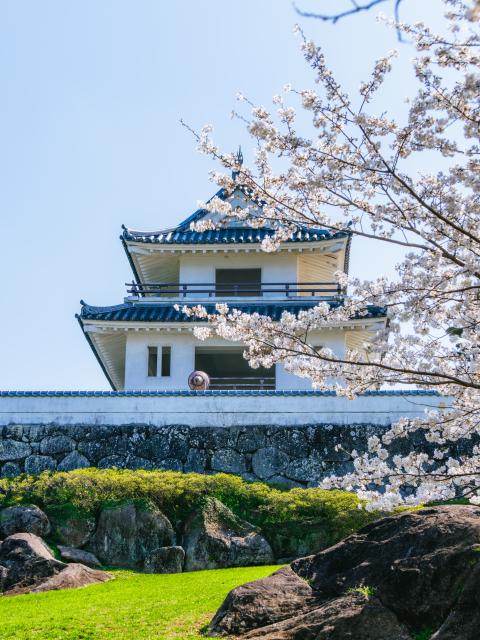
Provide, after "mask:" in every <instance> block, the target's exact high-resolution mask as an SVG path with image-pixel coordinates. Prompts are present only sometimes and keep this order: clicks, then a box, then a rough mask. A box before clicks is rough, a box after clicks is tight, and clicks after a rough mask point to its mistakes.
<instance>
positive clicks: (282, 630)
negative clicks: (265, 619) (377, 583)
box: [243, 593, 413, 640]
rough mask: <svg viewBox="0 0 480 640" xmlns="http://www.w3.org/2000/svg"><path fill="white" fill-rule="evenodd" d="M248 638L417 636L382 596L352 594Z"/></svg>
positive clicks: (394, 639) (398, 639)
mask: <svg viewBox="0 0 480 640" xmlns="http://www.w3.org/2000/svg"><path fill="white" fill-rule="evenodd" d="M243 638H245V639H247V638H248V640H413V638H412V636H411V635H410V633H409V631H408V629H407V628H406V627H405V625H403V624H401V623H400V622H399V621H398V619H397V617H396V616H395V614H394V613H392V611H389V610H388V609H387V608H386V607H384V606H383V604H382V603H381V602H380V600H379V599H378V598H375V597H373V598H371V597H367V596H365V595H362V594H359V593H357V594H348V595H345V596H342V597H340V598H335V599H334V600H330V601H329V602H326V603H324V604H322V605H321V606H319V607H317V608H315V609H313V610H312V611H307V612H306V613H303V614H300V615H298V616H295V617H294V618H289V619H287V620H284V621H283V622H277V623H276V624H272V625H269V626H268V627H263V628H262V629H256V630H254V631H251V632H250V633H247V634H246V635H244V636H243Z"/></svg>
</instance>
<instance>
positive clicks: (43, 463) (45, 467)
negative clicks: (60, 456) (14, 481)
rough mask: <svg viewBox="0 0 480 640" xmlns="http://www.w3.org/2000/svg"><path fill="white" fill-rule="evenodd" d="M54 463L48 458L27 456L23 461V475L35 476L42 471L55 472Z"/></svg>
mask: <svg viewBox="0 0 480 640" xmlns="http://www.w3.org/2000/svg"><path fill="white" fill-rule="evenodd" d="M56 467H57V463H56V461H55V460H54V459H53V458H51V457H50V456H29V457H28V458H27V459H26V460H25V473H30V474H32V475H37V474H38V473H42V471H55V469H56Z"/></svg>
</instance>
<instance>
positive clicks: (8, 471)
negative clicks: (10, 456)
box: [0, 462, 22, 478]
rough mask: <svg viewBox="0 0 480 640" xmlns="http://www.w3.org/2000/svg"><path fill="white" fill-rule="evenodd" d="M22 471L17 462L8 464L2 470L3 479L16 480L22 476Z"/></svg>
mask: <svg viewBox="0 0 480 640" xmlns="http://www.w3.org/2000/svg"><path fill="white" fill-rule="evenodd" d="M21 473H22V472H21V469H20V467H19V466H18V464H17V463H16V462H6V463H5V464H4V465H3V467H2V468H1V470H0V477H1V478H14V477H15V476H18V475H20V474H21Z"/></svg>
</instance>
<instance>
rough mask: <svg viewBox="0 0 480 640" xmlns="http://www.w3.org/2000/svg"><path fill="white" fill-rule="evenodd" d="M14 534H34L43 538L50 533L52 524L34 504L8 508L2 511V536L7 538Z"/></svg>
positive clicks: (0, 512)
mask: <svg viewBox="0 0 480 640" xmlns="http://www.w3.org/2000/svg"><path fill="white" fill-rule="evenodd" d="M14 533H34V534H35V535H36V536H40V537H43V536H46V535H48V534H49V533H50V522H49V520H48V518H47V516H46V515H45V514H44V513H43V511H42V510H41V509H39V508H38V507H36V506H35V505H33V504H31V505H19V506H16V507H7V508H6V509H2V510H1V511H0V536H2V537H5V538H7V537H8V536H11V535H13V534H14Z"/></svg>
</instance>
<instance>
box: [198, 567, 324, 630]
mask: <svg viewBox="0 0 480 640" xmlns="http://www.w3.org/2000/svg"><path fill="white" fill-rule="evenodd" d="M313 603H314V597H313V593H312V588H311V587H310V585H309V584H308V582H306V581H305V580H302V578H300V577H299V576H298V575H297V574H296V573H295V572H294V571H293V570H292V568H291V567H284V568H283V569H280V570H279V571H276V572H275V573H274V574H272V575H271V576H269V577H268V578H263V579H262V580H256V581H255V582H248V583H247V584H243V585H241V586H240V587H237V588H236V589H233V591H230V593H229V594H228V596H227V597H226V599H225V601H224V603H223V604H222V606H221V607H220V609H219V610H218V611H217V613H216V614H215V617H214V618H213V620H212V623H211V625H210V629H211V631H212V635H216V634H218V635H229V634H238V633H241V632H242V630H243V631H248V630H249V629H255V628H257V627H264V626H266V625H270V624H273V623H275V622H277V621H279V620H285V619H287V618H289V617H291V616H295V614H297V613H298V612H299V611H301V610H302V609H305V608H308V607H309V606H313Z"/></svg>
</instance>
